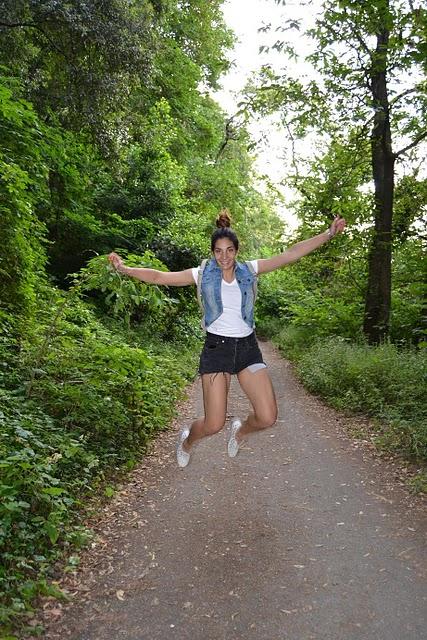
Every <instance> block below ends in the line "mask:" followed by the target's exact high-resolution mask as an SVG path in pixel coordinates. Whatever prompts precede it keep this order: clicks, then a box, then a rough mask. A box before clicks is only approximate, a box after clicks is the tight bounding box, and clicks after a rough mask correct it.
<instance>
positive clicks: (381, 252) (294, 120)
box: [249, 0, 427, 343]
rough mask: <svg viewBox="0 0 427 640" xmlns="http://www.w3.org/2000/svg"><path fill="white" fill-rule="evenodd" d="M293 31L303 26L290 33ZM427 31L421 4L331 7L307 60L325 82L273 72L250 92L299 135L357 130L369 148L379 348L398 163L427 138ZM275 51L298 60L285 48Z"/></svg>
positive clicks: (373, 330) (371, 273)
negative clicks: (426, 77)
mask: <svg viewBox="0 0 427 640" xmlns="http://www.w3.org/2000/svg"><path fill="white" fill-rule="evenodd" d="M276 2H277V4H286V2H285V1H283V0H276ZM308 4H310V3H308ZM291 27H294V28H299V23H295V22H294V23H293V24H292V25H288V27H286V26H284V28H291ZM426 28H427V10H426V9H425V8H423V6H422V4H421V2H419V3H417V2H409V3H407V2H405V1H404V0H363V1H359V0H358V1H356V0H341V1H340V2H338V3H336V2H332V1H330V0H326V1H325V2H324V3H323V13H322V15H321V16H320V17H319V18H318V20H317V21H316V26H315V28H313V29H312V30H311V31H310V32H309V35H310V36H311V37H312V38H313V39H314V41H315V42H316V51H315V52H314V53H313V54H311V55H310V56H308V58H307V59H308V60H309V61H310V62H311V63H312V64H313V65H314V67H315V69H316V70H317V71H319V72H320V73H321V80H320V81H315V80H311V81H309V82H304V81H303V80H301V79H295V78H293V77H291V76H290V75H282V76H281V75H278V74H275V73H273V72H272V71H271V69H268V68H266V69H264V71H263V75H262V78H261V86H260V87H258V88H257V89H254V88H252V89H251V90H250V92H249V99H250V100H251V101H252V106H253V108H255V109H257V108H260V107H261V109H268V110H270V111H271V110H272V109H279V110H280V111H281V114H282V118H283V121H284V123H285V125H286V127H287V129H288V131H289V133H290V135H291V137H301V136H304V135H305V134H306V133H308V132H310V131H313V130H317V131H322V132H323V134H325V133H326V136H327V137H328V138H329V139H334V138H335V137H337V136H338V137H340V138H341V139H343V138H344V137H345V136H346V134H347V133H348V131H349V129H351V131H352V135H353V136H354V131H355V129H356V136H357V137H359V138H360V141H361V146H362V148H363V147H364V143H365V142H366V141H367V140H369V141H370V159H371V171H372V179H373V184H374V196H373V206H372V209H373V220H374V227H373V230H372V238H371V247H370V252H369V258H368V262H369V266H368V283H367V291H366V298H365V315H364V332H365V334H366V336H367V338H368V340H369V342H370V343H377V342H380V341H382V340H384V339H385V338H386V336H387V335H388V330H389V316H390V300H391V257H392V244H393V199H394V185H395V173H396V164H397V163H398V162H400V161H401V160H402V159H403V158H404V156H406V155H408V154H409V153H410V152H412V151H413V150H415V148H416V147H417V146H418V145H419V144H420V143H421V142H422V140H424V139H425V138H427V128H426V126H425V115H426V113H427V95H426V87H427V83H426V81H425V79H424V76H423V75H422V72H423V70H425V66H426V62H425V61H426V51H427V47H426V40H425V32H426ZM276 44H277V47H278V48H280V47H282V48H284V49H285V50H286V51H287V52H288V54H289V53H290V54H292V53H293V52H292V50H291V49H290V48H289V47H287V46H286V43H285V42H282V43H276ZM396 147H397V148H396Z"/></svg>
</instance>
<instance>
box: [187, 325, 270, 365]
mask: <svg viewBox="0 0 427 640" xmlns="http://www.w3.org/2000/svg"><path fill="white" fill-rule="evenodd" d="M253 364H264V361H263V359H262V353H261V351H260V348H259V346H258V342H257V339H256V336H255V332H253V333H251V335H250V336H247V337H246V338H229V337H227V336H217V335H216V334H214V333H207V334H206V339H205V344H204V346H203V351H202V353H201V355H200V365H199V374H200V375H203V374H204V373H219V372H226V373H239V371H243V369H246V367H250V366H251V365H253Z"/></svg>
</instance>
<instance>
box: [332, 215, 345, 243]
mask: <svg viewBox="0 0 427 640" xmlns="http://www.w3.org/2000/svg"><path fill="white" fill-rule="evenodd" d="M346 224H347V223H346V221H345V219H344V218H341V217H340V216H335V218H334V220H333V222H332V224H331V226H330V227H329V236H330V237H331V238H333V237H334V236H336V235H337V233H341V232H342V231H344V229H345V226H346Z"/></svg>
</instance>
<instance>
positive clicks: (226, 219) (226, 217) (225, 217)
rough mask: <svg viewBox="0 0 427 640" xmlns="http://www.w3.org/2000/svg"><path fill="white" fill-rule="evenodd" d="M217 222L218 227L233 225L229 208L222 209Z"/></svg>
mask: <svg viewBox="0 0 427 640" xmlns="http://www.w3.org/2000/svg"><path fill="white" fill-rule="evenodd" d="M215 224H216V226H217V227H218V229H225V228H226V227H231V216H230V212H229V210H228V209H221V211H220V212H219V214H218V217H217V219H216V221H215Z"/></svg>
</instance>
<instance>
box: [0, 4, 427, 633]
mask: <svg viewBox="0 0 427 640" xmlns="http://www.w3.org/2000/svg"><path fill="white" fill-rule="evenodd" d="M356 4H357V3H354V2H343V3H340V7H338V9H337V10H336V12H335V13H334V11H333V7H332V5H331V3H329V2H327V3H326V5H327V6H326V9H327V11H326V12H325V15H324V20H323V21H321V22H320V23H319V24H318V26H317V31H316V33H317V35H316V37H317V38H318V41H319V42H320V40H322V38H323V40H322V43H323V44H322V43H321V44H322V46H320V45H319V47H318V50H319V51H322V52H323V51H327V50H328V51H329V50H330V49H328V47H329V44H330V41H329V40H328V39H330V37H331V34H333V33H334V28H330V29H329V27H330V26H331V25H332V27H334V25H335V26H336V25H337V24H341V23H342V24H344V23H345V25H344V26H345V27H346V28H345V29H344V28H343V29H339V35H340V42H341V44H342V38H341V35H342V36H344V35H345V34H347V36H348V38H350V37H351V38H352V37H353V35H352V34H354V33H359V32H358V31H357V30H354V29H353V30H350V32H349V31H348V29H347V27H348V25H349V24H352V23H354V24H359V26H361V27H362V26H363V29H364V30H362V31H360V37H361V38H363V37H367V38H368V40H369V42H371V40H372V38H373V37H374V36H375V37H376V34H377V32H378V29H377V27H378V25H380V26H381V24H383V23H382V22H381V20H383V19H384V15H383V13H381V12H380V14H378V15H377V14H376V12H377V9H378V8H381V6H382V5H383V4H384V3H382V0H381V2H380V0H379V1H378V2H374V3H371V5H372V9H369V11H370V12H371V13H370V14H369V15H368V16H365V18H366V20H364V19H363V20H361V21H360V19H361V18H363V17H364V16H363V15H362V14H363V11H364V10H366V7H365V8H364V7H359V5H358V6H357V7H356ZM359 4H360V3H359ZM387 4H390V6H391V9H393V12H392V16H391V17H393V16H394V17H395V18H396V19H395V20H394V22H393V20H392V21H391V22H390V25H391V27H392V29H394V31H392V35H393V34H394V33H395V32H396V34H397V35H396V36H393V38H391V39H390V43H391V44H390V47H391V49H390V56H389V58H388V59H390V60H392V61H394V67H393V68H394V70H395V71H393V73H395V74H396V78H397V80H399V78H398V76H399V73H406V76H408V77H410V76H411V73H412V72H411V73H409V71H408V70H412V69H413V68H414V69H415V67H417V68H420V67H422V66H423V65H425V60H426V56H425V50H422V46H423V45H422V38H421V37H420V36H421V34H422V32H423V29H424V28H425V18H426V13H425V10H423V9H417V8H415V9H412V12H410V13H408V12H406V10H405V11H403V12H402V11H400V9H399V7H400V8H401V3H400V0H399V1H398V0H396V2H390V3H387ZM410 4H412V3H410ZM221 5H222V0H210V1H209V2H207V1H206V0H191V1H190V2H186V3H182V2H178V0H167V1H166V0H151V1H150V0H147V1H144V2H140V1H139V0H138V1H136V0H135V1H133V0H131V1H130V2H129V1H128V0H103V1H102V2H100V1H94V2H90V3H80V2H73V1H71V2H68V3H66V4H64V3H60V2H59V3H58V2H51V1H50V0H40V1H38V2H35V3H34V2H32V3H30V2H26V1H22V2H16V1H15V0H6V1H5V2H3V3H2V20H1V25H0V54H1V60H2V66H1V67H0V134H1V135H0V139H1V144H0V235H1V237H2V243H1V245H0V434H1V438H0V516H1V524H0V551H1V553H2V560H3V562H2V565H1V567H0V601H1V605H0V625H3V628H4V630H5V633H6V635H9V636H10V635H11V634H12V633H13V632H14V630H16V633H21V632H22V630H25V627H26V625H27V622H28V619H29V615H30V614H31V610H32V607H34V606H35V603H36V601H37V596H38V595H40V594H48V593H52V594H53V593H55V589H54V588H53V587H52V586H51V577H52V566H53V563H54V562H55V561H56V560H58V559H60V560H61V561H62V562H67V561H68V563H69V565H70V566H72V565H74V564H75V563H76V562H77V561H78V560H77V555H76V554H77V550H78V548H79V546H81V545H83V544H85V543H86V542H87V540H88V538H89V536H90V532H88V531H86V530H85V529H84V528H83V527H82V525H81V521H82V513H84V509H85V508H86V505H87V504H90V503H91V499H92V498H94V497H95V496H98V495H99V494H101V495H102V496H104V497H105V498H108V497H109V496H111V495H112V493H113V492H114V489H113V487H112V485H113V484H114V478H115V477H116V476H117V474H121V473H123V472H124V471H126V470H127V469H131V468H132V467H133V466H134V465H135V464H136V463H137V461H138V460H139V459H140V458H141V456H142V455H143V453H144V451H145V450H146V446H147V443H148V442H149V440H150V438H152V437H153V435H154V434H155V432H156V431H157V430H159V429H162V428H164V427H166V426H167V424H168V422H169V420H170V418H171V417H172V415H173V412H174V410H175V406H176V403H177V401H178V400H179V398H181V397H182V394H183V389H184V387H185V385H186V384H187V382H188V381H189V380H191V379H192V377H193V375H194V373H195V371H196V361H197V354H198V350H199V346H200V333H199V327H198V309H197V303H196V301H195V295H194V290H191V288H189V287H187V288H177V289H174V290H167V289H165V288H163V289H161V288H157V287H154V286H146V285H144V284H142V283H138V282H136V281H133V280H131V279H128V278H124V277H122V276H120V275H119V274H118V273H116V272H114V271H112V270H111V269H110V268H109V266H108V264H107V260H106V254H108V252H110V251H112V250H117V251H119V253H120V254H121V255H122V256H123V257H125V258H126V260H127V264H129V265H146V266H151V267H154V268H157V269H170V270H180V269H185V268H189V267H193V266H195V265H197V264H198V263H199V261H200V260H201V259H202V258H204V257H206V255H207V253H208V251H209V236H210V232H211V230H212V223H213V220H214V217H215V215H216V214H217V212H218V210H219V209H220V208H222V207H223V206H227V207H229V208H230V209H231V212H232V215H233V219H234V226H235V228H236V230H237V232H238V234H239V236H240V239H241V245H242V248H243V255H242V257H243V258H255V257H258V256H268V255H271V254H272V253H274V252H277V251H279V250H281V249H282V248H283V246H284V239H283V231H284V225H283V223H282V222H281V220H280V219H279V218H278V216H277V214H276V212H275V211H276V204H277V199H278V194H277V192H275V191H274V189H272V188H271V187H268V185H264V186H265V187H266V188H265V189H264V188H263V189H260V188H259V182H258V178H257V176H256V175H255V171H254V165H253V162H254V158H253V156H252V154H251V150H253V149H254V143H253V141H252V140H251V139H250V136H249V133H248V130H247V128H246V127H245V122H246V121H247V120H246V118H247V116H248V114H249V112H250V111H254V112H257V113H261V114H264V113H271V112H272V111H274V110H279V111H280V112H281V114H282V116H283V121H284V122H285V124H286V125H287V127H288V130H289V131H291V132H292V135H293V136H294V138H295V139H296V138H298V137H300V136H303V135H304V134H305V133H313V132H316V134H319V130H321V132H322V135H321V137H320V138H319V140H320V143H319V147H318V149H317V151H316V152H315V153H314V154H313V155H312V157H311V159H310V162H307V163H305V164H301V165H300V166H298V158H294V165H293V171H294V173H293V174H291V175H290V176H289V179H290V181H291V182H292V184H293V186H294V187H295V188H296V189H297V191H298V193H299V197H298V200H297V201H296V202H295V203H294V204H293V208H294V209H295V211H296V213H297V215H298V216H299V219H300V222H301V224H300V226H299V227H298V229H297V231H296V232H295V233H294V234H293V236H289V237H287V238H286V244H287V243H292V242H294V241H298V240H301V239H303V238H306V237H309V236H311V235H313V234H315V233H317V232H319V231H323V230H324V229H325V228H326V226H327V225H328V223H329V221H330V219H331V217H332V216H333V215H335V214H341V215H344V216H345V217H346V218H347V219H348V222H349V230H348V232H347V233H346V235H345V236H343V237H339V238H336V239H334V240H333V242H331V243H329V244H328V245H327V246H324V247H323V248H322V249H321V250H319V251H317V252H315V253H314V254H312V255H310V256H309V257H307V258H305V259H304V260H303V261H302V262H301V263H299V264H297V265H294V266H292V267H291V268H287V269H283V270H281V271H280V272H276V273H273V274H270V275H269V276H266V277H263V278H262V279H261V281H260V289H259V290H260V296H259V307H258V325H259V326H260V327H261V328H263V329H264V330H265V331H268V332H269V333H270V334H271V335H273V336H275V340H276V341H277V342H278V344H280V346H281V347H282V348H283V350H284V352H285V354H286V355H287V356H288V357H290V358H291V359H293V360H295V361H297V362H298V370H299V372H300V375H301V376H302V379H303V380H304V381H305V383H306V384H307V385H308V386H309V388H310V389H312V390H313V391H314V392H316V393H320V394H322V395H323V396H324V397H326V398H327V399H328V400H329V401H330V402H331V403H332V404H334V405H335V406H337V407H339V408H343V409H344V408H345V409H351V410H354V411H362V412H364V413H368V414H369V415H371V416H373V417H374V418H375V419H376V420H378V434H377V436H378V437H377V440H378V442H379V443H380V444H381V446H387V447H389V448H392V449H393V450H395V451H398V452H400V453H402V452H403V453H405V454H406V455H409V456H415V457H416V458H417V459H422V458H424V456H425V454H426V433H425V427H423V423H422V419H423V417H424V414H423V410H422V406H421V404H422V381H423V376H424V375H425V360H424V353H425V349H424V347H425V344H426V343H425V340H424V338H425V332H424V326H423V320H422V305H421V300H422V297H423V293H424V292H425V289H424V287H425V285H424V281H423V275H424V273H425V257H424V256H423V251H422V242H423V236H422V232H421V224H420V223H421V221H422V219H423V214H424V212H425V209H426V206H427V181H426V180H425V177H423V174H422V173H421V172H420V170H419V169H418V168H414V167H417V165H416V163H412V164H409V165H408V166H409V169H410V170H409V169H408V171H406V175H405V176H401V174H399V175H396V176H395V178H396V179H395V189H394V202H393V217H392V220H391V221H390V219H388V223H390V224H389V226H390V225H391V226H390V229H387V230H386V231H387V234H388V233H389V234H390V235H388V236H387V238H386V243H385V244H387V252H388V253H387V260H388V258H389V257H390V251H391V256H392V259H391V275H392V278H391V281H392V282H393V289H392V291H391V296H390V301H389V302H390V305H389V308H386V307H387V305H388V303H387V304H385V305H384V304H383V308H382V310H381V313H382V316H381V318H380V320H381V322H380V323H379V324H378V326H376V327H372V326H370V332H371V334H372V336H374V334H375V335H377V334H378V333H379V334H381V335H383V334H384V332H387V331H388V338H387V340H386V341H384V344H382V345H380V346H379V347H368V346H366V344H365V342H364V339H363V335H362V334H363V325H364V322H365V325H366V315H367V311H366V309H367V307H366V300H367V295H368V291H370V292H371V293H370V295H369V304H370V305H371V306H372V301H373V297H372V295H371V294H372V291H373V288H375V287H374V285H373V283H374V284H375V279H376V278H377V279H378V278H380V277H381V273H382V270H381V269H379V270H376V268H375V264H374V262H372V260H371V259H370V256H372V247H374V249H375V247H376V245H375V242H376V241H377V240H378V238H377V237H376V235H377V234H376V232H375V229H374V227H375V225H374V223H375V221H377V222H378V221H379V220H380V219H381V217H382V216H383V214H384V209H381V210H380V209H379V205H378V202H379V201H378V198H375V196H374V194H373V191H372V189H371V185H370V181H371V165H372V157H371V148H370V145H369V135H370V133H369V131H371V130H370V129H369V127H366V126H365V124H366V121H367V122H368V123H371V120H370V118H371V117H372V114H373V112H375V113H376V114H378V113H379V112H380V110H379V109H378V108H377V107H375V101H374V100H373V98H372V96H369V97H366V95H367V94H366V93H364V94H363V97H362V98H361V94H360V77H361V76H360V75H359V71H360V69H359V68H358V69H354V70H353V71H354V73H353V71H352V70H351V62H352V61H351V60H350V59H346V61H345V62H346V64H344V63H343V64H342V65H340V64H338V63H339V61H338V60H337V59H335V58H331V57H330V56H326V58H325V56H323V55H320V53H316V54H314V56H313V61H314V62H316V64H317V66H318V69H321V67H322V64H323V62H325V61H326V62H328V61H329V62H330V63H331V64H330V65H329V67H328V68H327V69H323V71H324V78H325V79H326V81H325V82H324V90H323V89H322V90H321V91H320V89H319V87H316V86H315V85H314V84H311V85H310V87H309V88H310V91H308V90H307V86H303V85H301V84H300V83H299V82H295V81H293V80H292V81H288V80H289V79H287V78H285V77H273V76H272V74H271V69H264V70H263V81H264V85H265V86H264V87H263V88H262V90H261V91H258V89H257V88H256V87H254V86H252V87H251V88H250V90H248V96H247V97H248V103H247V107H246V109H245V106H244V105H243V106H242V111H241V112H239V114H236V115H235V116H234V117H233V118H228V117H227V116H226V115H225V114H224V113H223V111H222V110H221V108H220V107H219V106H218V104H217V103H216V102H215V101H214V100H213V99H212V97H211V93H212V90H213V89H216V88H217V87H218V86H219V80H220V77H221V74H222V73H223V72H224V71H226V70H227V69H228V68H229V66H230V63H229V61H228V58H227V55H228V52H229V50H230V48H231V46H232V43H233V35H232V33H231V32H230V30H229V29H228V28H227V26H226V25H225V24H224V20H223V16H222V13H221ZM380 5H381V6H380ZM392 5H393V6H392ZM361 12H362V13H361ZM377 18H378V20H377ZM331 21H332V22H331ZM352 21H353V22H352ZM358 21H359V22H358ZM402 21H403V22H402ZM405 21H406V22H405ZM403 23H405V24H406V26H405V24H403ZM387 24H388V22H387ZM402 25H403V26H402ZM400 27H402V28H403V27H404V28H405V29H406V30H407V31H405V32H404V33H405V34H406V35H407V36H408V38H409V40H410V47H409V48H405V47H404V43H403V42H402V38H401V36H400V38H399V37H398V34H399V29H400ZM325 29H326V30H327V33H328V35H326V32H325ZM319 39H320V40H319ZM359 44H360V42H359ZM325 47H326V48H325ZM285 49H286V47H285ZM347 51H348V52H353V51H354V52H356V55H357V47H353V46H351V47H347ZM290 53H292V52H290ZM366 55H367V52H366V51H364V52H363V55H361V57H360V60H362V61H363V60H365V56H366ZM393 56H394V57H393ZM365 62H366V63H367V62H368V61H367V60H365ZM371 62H372V63H374V62H375V60H374V58H373V59H372V61H371ZM383 62H384V60H383ZM368 66H369V65H368ZM374 67H375V69H376V65H375V64H374ZM383 67H384V65H383ZM383 67H382V71H383V70H384V69H383ZM369 69H370V70H371V72H372V73H374V71H375V69H374V68H373V67H369ZM382 71H381V72H382ZM343 74H344V75H345V76H346V78H347V79H348V80H349V82H344V81H343ZM368 75H369V73H368ZM371 75H372V74H371ZM413 75H414V77H418V76H416V74H413ZM362 76H363V81H364V79H365V75H364V74H363V72H362ZM272 81H273V82H272ZM350 81H351V82H350ZM266 85H268V86H266ZM423 91H424V98H423V97H422V95H423ZM334 92H336V95H335V93H334ZM340 92H341V93H340ZM307 96H309V98H310V103H307ZM408 98H409V99H411V104H412V109H407V108H406V107H405V105H406V104H407V103H406V102H405V101H406V100H407V99H408ZM364 101H365V102H364ZM365 103H366V104H365ZM391 106H392V111H393V113H395V114H396V116H395V117H394V119H392V127H393V136H394V135H395V134H398V135H401V136H404V137H405V136H406V139H407V140H408V145H411V144H412V142H413V143H414V145H413V146H412V147H411V149H410V150H411V153H412V154H415V152H416V147H417V144H418V142H421V141H422V140H423V139H424V138H425V136H426V135H427V133H425V130H424V129H423V128H422V126H421V124H420V123H421V122H422V121H423V117H424V122H425V109H426V102H425V83H424V84H423V82H420V83H418V82H417V84H416V86H414V87H413V88H412V89H410V88H409V87H406V85H405V87H404V88H402V95H401V96H400V97H399V98H398V97H394V98H393V99H392V103H391ZM362 107H363V108H362ZM373 107H375V108H374V109H373ZM405 109H406V110H405ZM377 124H378V126H379V124H380V123H377ZM338 125H339V126H338ZM415 143H417V144H415ZM398 153H401V155H399V156H398ZM403 155H406V151H405V150H403V151H402V150H401V152H395V157H394V160H396V161H397V159H398V157H399V160H402V158H401V156H403ZM388 213H390V212H387V215H388ZM388 223H387V224H388ZM377 248H378V247H377ZM374 253H375V251H374ZM387 264H388V263H387ZM388 290H389V280H388V279H386V280H384V287H383V289H381V296H382V298H384V296H385V298H387V295H388V293H387V292H388ZM383 302H384V300H383ZM386 302H387V300H386ZM368 306H369V305H368ZM377 312H378V310H376V313H377ZM380 315H381V314H380ZM371 325H372V323H371ZM365 329H366V326H365ZM365 333H366V331H365ZM337 372H339V379H340V380H339V385H337ZM412 485H413V486H412V489H413V490H414V491H420V490H422V489H423V487H425V475H423V474H420V475H419V476H417V477H416V478H414V479H413V481H412ZM33 632H34V633H38V632H40V633H41V631H40V630H39V631H37V630H33Z"/></svg>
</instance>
